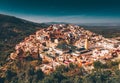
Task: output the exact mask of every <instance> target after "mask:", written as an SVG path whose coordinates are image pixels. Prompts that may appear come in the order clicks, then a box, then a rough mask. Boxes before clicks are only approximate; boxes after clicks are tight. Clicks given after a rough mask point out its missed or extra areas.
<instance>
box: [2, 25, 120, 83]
mask: <svg viewBox="0 0 120 83" xmlns="http://www.w3.org/2000/svg"><path fill="white" fill-rule="evenodd" d="M119 60H120V42H119V41H117V40H113V39H108V38H105V37H103V36H102V35H98V34H96V33H94V32H91V31H89V30H87V29H84V28H83V27H80V26H77V25H73V24H53V25H50V26H49V27H47V28H43V29H40V30H37V31H36V32H34V34H31V35H29V36H27V37H25V38H24V39H23V40H22V41H21V42H19V43H17V44H16V46H15V50H14V51H13V52H11V53H10V55H9V56H8V58H7V62H6V63H5V64H4V65H2V66H1V67H0V81H1V82H5V83H7V82H11V83H18V82H20V83H24V82H25V83H51V82H52V83H87V81H90V83H98V82H99V83H106V82H109V80H110V81H114V80H113V79H114V78H113V77H114V76H115V78H116V80H115V81H117V80H118V79H119V75H120V74H117V72H118V73H120V71H119V69H120V67H119V63H120V62H119ZM69 78H70V79H69ZM23 79H24V80H23ZM79 79H80V80H79ZM95 79H96V80H95ZM112 83H117V82H112Z"/></svg>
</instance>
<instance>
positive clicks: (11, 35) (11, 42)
mask: <svg viewBox="0 0 120 83" xmlns="http://www.w3.org/2000/svg"><path fill="white" fill-rule="evenodd" d="M43 27H46V26H45V25H44V24H37V23H33V22H29V21H26V20H23V19H20V18H16V17H14V16H8V15H3V14H0V63H3V62H2V61H4V62H5V59H6V56H7V55H9V53H11V52H12V51H13V50H14V46H15V45H16V44H17V43H18V42H20V41H22V40H23V39H24V38H25V37H26V36H28V35H30V34H33V33H34V32H35V31H36V30H38V29H40V28H43Z"/></svg>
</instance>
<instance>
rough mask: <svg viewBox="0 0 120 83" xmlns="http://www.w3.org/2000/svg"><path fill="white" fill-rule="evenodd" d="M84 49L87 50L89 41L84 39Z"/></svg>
mask: <svg viewBox="0 0 120 83" xmlns="http://www.w3.org/2000/svg"><path fill="white" fill-rule="evenodd" d="M84 47H85V49H86V50H88V49H89V41H88V39H85V46H84Z"/></svg>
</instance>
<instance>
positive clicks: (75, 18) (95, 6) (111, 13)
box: [0, 0, 120, 23]
mask: <svg viewBox="0 0 120 83" xmlns="http://www.w3.org/2000/svg"><path fill="white" fill-rule="evenodd" d="M0 13H2V14H8V15H13V16H17V17H21V18H24V19H27V20H31V21H34V22H71V23H104V22H106V23H107V22H117V23H120V1H119V0H0Z"/></svg>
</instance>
